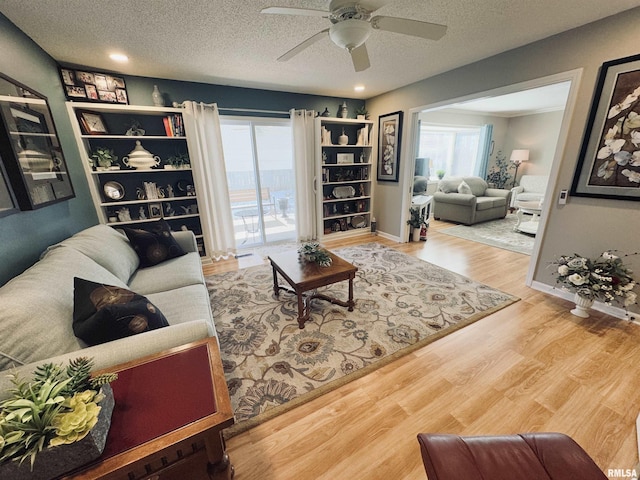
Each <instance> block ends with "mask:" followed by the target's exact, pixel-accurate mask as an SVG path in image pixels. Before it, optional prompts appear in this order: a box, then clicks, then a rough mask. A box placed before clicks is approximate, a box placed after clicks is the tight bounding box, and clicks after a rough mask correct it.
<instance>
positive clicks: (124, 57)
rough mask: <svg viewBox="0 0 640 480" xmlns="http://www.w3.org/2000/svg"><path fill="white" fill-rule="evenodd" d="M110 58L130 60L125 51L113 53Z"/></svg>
mask: <svg viewBox="0 0 640 480" xmlns="http://www.w3.org/2000/svg"><path fill="white" fill-rule="evenodd" d="M109 58H110V59H111V60H113V61H115V62H128V61H129V57H127V56H126V55H125V54H123V53H112V54H111V55H109Z"/></svg>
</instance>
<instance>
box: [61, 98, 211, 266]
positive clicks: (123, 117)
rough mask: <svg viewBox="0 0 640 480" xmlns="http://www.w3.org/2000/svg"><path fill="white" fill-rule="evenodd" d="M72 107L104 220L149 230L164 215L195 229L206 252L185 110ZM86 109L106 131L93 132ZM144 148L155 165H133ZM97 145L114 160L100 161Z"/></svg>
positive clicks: (71, 104)
mask: <svg viewBox="0 0 640 480" xmlns="http://www.w3.org/2000/svg"><path fill="white" fill-rule="evenodd" d="M67 108H68V112H69V115H70V117H71V119H72V125H73V130H74V134H75V137H76V140H77V142H78V147H79V150H80V153H81V155H82V156H83V160H84V161H83V163H84V166H85V172H86V174H87V178H88V179H89V188H90V190H91V196H92V198H93V202H94V205H95V208H96V212H97V213H98V217H99V219H100V222H101V223H105V224H107V225H111V226H114V227H118V226H133V227H135V228H142V229H144V226H145V224H149V222H153V221H155V220H157V219H158V218H163V219H165V220H166V221H167V223H168V224H169V225H170V227H171V229H172V230H174V231H177V230H191V231H192V232H193V233H194V234H195V236H196V240H197V242H198V248H199V250H200V254H201V255H202V256H205V255H206V252H205V247H204V242H203V237H202V224H201V221H200V215H199V211H200V210H199V207H198V196H197V193H196V190H195V187H194V181H193V172H192V170H191V167H190V164H189V162H188V158H189V157H188V154H189V153H188V148H187V139H186V136H185V134H184V129H183V128H182V113H181V109H179V108H164V107H142V106H134V105H110V104H96V103H78V102H67ZM86 113H89V118H94V117H93V116H95V118H98V119H99V128H100V130H103V131H102V132H100V133H99V134H95V133H94V134H90V133H88V130H89V129H90V127H88V126H87V125H86V122H85V120H84V118H85V117H84V116H83V114H85V115H86ZM137 142H140V144H139V145H137ZM139 147H141V148H143V149H144V150H145V151H147V152H148V153H150V154H151V155H147V154H146V153H144V152H143V153H144V155H145V156H146V161H147V163H149V164H150V165H145V166H138V168H134V165H135V164H134V163H133V162H132V158H133V157H132V155H131V154H132V153H134V149H136V148H139ZM98 148H103V149H108V150H110V151H111V152H113V154H114V155H115V156H116V157H117V161H116V162H115V164H112V165H111V166H100V165H95V163H96V162H95V161H94V160H92V158H91V157H92V153H93V152H95V151H96V149H98ZM137 151H138V152H139V150H137ZM134 156H135V155H134Z"/></svg>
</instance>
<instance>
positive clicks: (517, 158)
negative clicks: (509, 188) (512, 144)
mask: <svg viewBox="0 0 640 480" xmlns="http://www.w3.org/2000/svg"><path fill="white" fill-rule="evenodd" d="M509 160H510V161H512V162H513V163H514V164H515V166H516V171H515V173H514V174H513V186H514V187H515V186H516V180H517V179H518V167H519V166H520V164H521V163H522V162H526V161H528V160H529V150H526V149H521V150H513V151H512V152H511V158H510V159H509Z"/></svg>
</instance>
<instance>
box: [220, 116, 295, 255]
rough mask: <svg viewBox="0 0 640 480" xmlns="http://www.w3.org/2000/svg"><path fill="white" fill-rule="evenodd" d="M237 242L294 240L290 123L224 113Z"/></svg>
mask: <svg viewBox="0 0 640 480" xmlns="http://www.w3.org/2000/svg"><path fill="white" fill-rule="evenodd" d="M221 123H222V125H221V129H222V144H223V148H224V159H225V167H226V170H227V183H228V185H229V200H230V203H231V214H232V216H233V224H234V233H235V239H236V247H237V248H238V249H242V248H247V247H254V246H257V245H262V244H266V243H274V242H280V241H285V240H295V238H296V232H295V224H296V223H295V176H294V173H293V148H292V138H291V123H290V121H289V120H288V119H287V120H278V119H253V120H228V119H225V118H223V119H221Z"/></svg>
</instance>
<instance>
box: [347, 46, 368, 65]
mask: <svg viewBox="0 0 640 480" xmlns="http://www.w3.org/2000/svg"><path fill="white" fill-rule="evenodd" d="M349 53H350V54H351V61H352V62H353V68H355V70H356V72H361V71H363V70H366V69H367V68H369V67H370V66H371V63H369V54H368V53H367V47H366V45H365V44H364V43H363V44H362V45H360V46H359V47H356V48H353V49H351V51H349Z"/></svg>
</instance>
